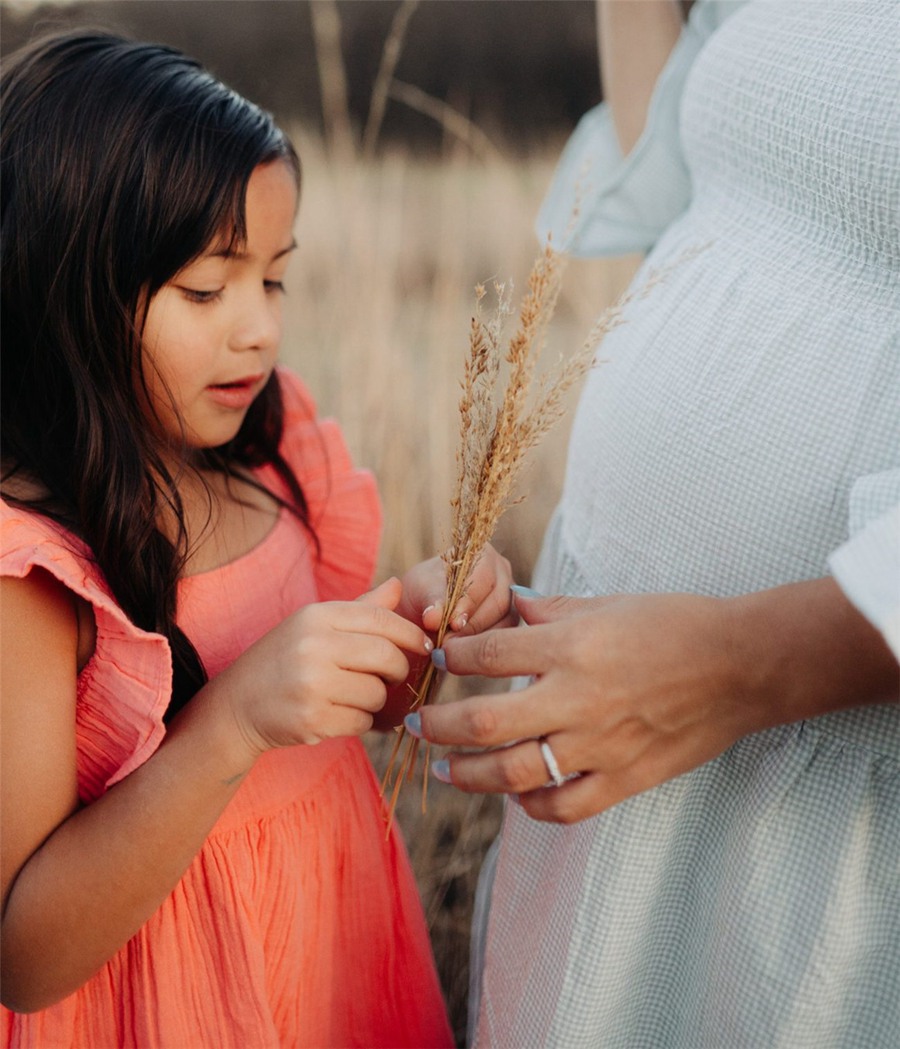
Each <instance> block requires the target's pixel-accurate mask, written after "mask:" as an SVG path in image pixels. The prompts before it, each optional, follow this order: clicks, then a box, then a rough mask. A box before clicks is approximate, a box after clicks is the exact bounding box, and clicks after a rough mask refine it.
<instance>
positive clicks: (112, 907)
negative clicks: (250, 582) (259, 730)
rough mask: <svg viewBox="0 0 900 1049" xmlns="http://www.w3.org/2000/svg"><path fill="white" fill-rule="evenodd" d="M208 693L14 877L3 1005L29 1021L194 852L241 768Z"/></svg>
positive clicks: (245, 758) (103, 954)
mask: <svg viewBox="0 0 900 1049" xmlns="http://www.w3.org/2000/svg"><path fill="white" fill-rule="evenodd" d="M215 691H216V688H215V685H214V684H213V685H208V686H207V687H206V688H205V689H204V690H203V691H202V692H201V693H198V695H197V696H195V697H194V699H193V700H192V702H191V703H190V704H189V706H188V707H187V708H186V709H185V711H183V712H182V714H181V715H180V716H179V718H178V719H177V720H176V721H175V722H174V723H173V725H172V727H171V729H170V731H169V733H168V734H167V737H166V740H165V742H164V743H163V745H162V746H161V747H160V749H159V750H158V751H157V752H156V753H155V754H154V755H153V756H152V757H151V758H150V759H149V760H148V761H147V762H146V763H145V764H144V765H142V766H141V767H140V768H138V769H137V770H136V771H135V772H133V773H132V774H131V775H130V776H128V777H127V778H126V779H125V780H123V781H122V782H121V783H119V784H117V785H115V786H114V787H112V788H111V789H110V790H109V791H107V792H106V793H105V794H104V795H103V796H102V797H100V798H99V799H98V800H97V801H95V802H93V803H92V804H91V805H88V806H86V807H85V808H82V809H79V810H78V811H76V812H75V813H73V814H72V816H70V817H69V819H68V820H66V821H65V822H64V823H63V824H61V825H60V826H59V827H58V828H57V829H56V830H55V831H54V832H53V833H52V834H51V835H50V837H49V838H47V840H46V841H45V842H44V843H43V845H41V846H40V848H39V849H38V850H37V851H36V852H35V853H34V854H33V855H32V856H31V857H30V858H29V860H28V862H27V863H26V864H25V865H24V866H23V868H22V869H21V870H20V871H19V874H18V876H17V878H16V880H15V882H14V884H13V886H12V888H11V890H10V892H9V896H8V898H7V904H6V909H5V912H4V916H3V956H2V962H3V964H2V982H3V1001H4V1004H6V1005H7V1006H8V1007H10V1008H13V1009H16V1010H19V1011H26V1012H30V1011H33V1010H36V1009H41V1008H45V1007H47V1006H48V1005H51V1004H53V1003H54V1002H57V1001H59V1000H61V999H62V998H63V997H65V996H66V995H68V994H70V993H72V992H73V991H75V990H77V988H78V987H80V986H81V985H82V984H83V983H84V982H85V981H86V980H88V979H89V978H90V977H91V976H92V975H93V974H94V973H95V972H96V971H97V970H98V969H99V968H100V967H101V966H102V965H103V964H104V963H105V962H106V961H108V960H109V958H111V957H112V955H113V954H115V952H116V951H117V950H119V949H120V948H121V947H122V946H123V945H124V944H125V943H126V942H127V941H128V940H129V939H130V938H131V937H132V936H133V935H134V934H135V933H136V932H137V931H138V930H139V929H140V928H141V926H142V925H143V924H144V923H145V922H146V921H147V920H148V919H149V918H150V917H151V916H152V914H153V913H154V911H155V910H156V909H157V908H158V907H159V905H160V904H161V903H162V902H163V900H165V898H166V897H167V896H168V895H169V893H170V892H171V891H172V889H173V888H174V887H175V885H176V884H177V882H178V880H179V879H180V878H181V876H182V875H183V873H184V871H185V870H186V869H187V867H188V866H189V865H190V863H191V861H192V860H193V859H194V857H195V856H196V854H197V853H198V852H199V850H200V848H201V846H202V845H203V842H204V841H205V839H206V837H207V835H208V834H209V831H210V830H211V828H212V826H213V825H214V823H215V822H216V820H217V819H218V817H219V815H220V814H221V812H222V811H223V809H224V808H225V806H226V805H227V804H228V802H229V800H230V799H231V797H232V796H233V794H234V792H235V791H236V790H237V787H238V785H239V783H240V781H241V779H242V778H243V776H244V774H245V773H246V772H247V771H248V770H249V768H250V766H251V765H252V763H253V756H252V753H251V751H250V750H249V749H248V748H247V747H246V746H245V744H244V741H243V740H242V739H241V737H240V733H239V732H237V731H236V730H235V726H233V725H231V724H229V723H228V715H227V705H226V704H217V703H215V702H214V696H213V695H212V693H213V692H215ZM204 693H205V694H204ZM223 713H224V714H225V716H224V717H223V716H222V714H223Z"/></svg>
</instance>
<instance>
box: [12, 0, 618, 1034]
mask: <svg viewBox="0 0 900 1049" xmlns="http://www.w3.org/2000/svg"><path fill="white" fill-rule="evenodd" d="M593 17H594V14H593V3H592V0H423V2H421V3H418V4H416V3H413V2H411V0H105V2H104V0H92V2H89V3H64V4H62V3H57V4H45V3H32V2H23V0H16V2H12V0H3V2H2V3H0V47H2V50H3V52H8V51H9V50H11V49H12V48H14V47H16V46H18V44H19V43H21V42H22V41H23V40H25V39H26V38H27V37H28V36H29V34H31V33H32V32H34V31H35V29H36V28H41V27H46V26H48V25H60V24H86V23H87V24H93V25H98V24H99V25H104V26H108V27H111V28H117V29H121V30H124V31H126V32H128V33H130V34H131V35H134V36H137V37H140V38H144V39H155V40H161V41H164V42H167V43H172V44H174V45H175V46H178V47H181V48H182V49H184V50H186V51H188V52H189V53H191V54H193V55H195V56H196V57H197V58H199V59H200V60H201V61H203V62H204V64H206V65H207V66H209V67H210V68H211V69H212V70H213V71H214V72H215V73H216V74H217V75H219V76H220V77H222V79H224V80H225V81H226V82H228V83H230V84H232V85H233V86H234V87H235V88H236V89H238V90H240V91H242V92H243V93H245V94H247V95H248V96H249V97H251V98H253V99H254V100H255V101H258V102H259V103H260V104H262V105H265V106H266V107H267V108H269V109H271V110H272V111H273V112H275V114H276V116H278V118H279V119H280V121H281V122H282V124H283V125H284V126H285V127H286V129H287V130H288V131H289V132H290V133H291V135H292V138H293V139H294V142H295V144H296V145H297V147H298V150H299V153H300V156H301V160H302V163H303V169H304V170H303V180H304V181H303V192H302V203H301V209H300V216H299V220H298V228H297V237H298V242H299V246H300V250H299V251H298V253H297V257H296V258H295V260H294V261H293V262H292V268H291V271H290V272H289V275H288V282H287V283H288V297H287V306H286V313H287V316H286V337H285V342H284V346H283V353H282V357H283V360H284V361H285V363H287V364H289V365H291V366H292V367H294V368H296V369H297V370H298V371H299V372H300V374H301V375H303V377H304V378H305V380H306V381H307V383H308V384H309V385H310V387H311V389H312V391H313V393H314V394H315V396H316V397H317V400H318V402H319V407H320V410H321V412H322V413H323V414H328V415H334V416H336V417H337V418H338V419H339V420H340V422H341V424H342V427H343V429H344V432H345V434H346V437H347V440H348V443H349V445H350V448H351V451H352V452H353V454H354V457H355V459H356V461H357V462H358V463H359V464H361V465H364V466H367V467H369V468H370V469H371V470H373V471H374V473H375V474H376V476H377V478H378V481H379V485H380V488H381V493H382V498H383V502H384V510H385V525H386V527H385V534H384V540H383V544H382V549H381V557H380V564H379V578H384V577H386V576H387V575H389V574H394V573H400V572H402V571H403V570H404V569H405V568H406V567H408V566H409V565H410V564H412V563H414V562H415V561H418V560H420V559H422V558H425V557H430V556H432V555H433V554H434V553H436V552H438V551H439V550H441V549H442V548H443V546H444V541H445V539H446V534H447V523H448V521H449V506H448V500H449V497H450V493H451V487H452V482H453V478H454V476H455V460H454V455H455V448H456V437H457V425H458V416H457V399H458V395H459V381H460V378H461V375H462V363H463V360H464V357H465V354H466V352H467V347H468V343H467V338H468V326H469V320H470V317H471V312H472V309H473V307H474V302H475V296H474V287H475V285H476V284H477V283H479V282H486V283H489V282H491V281H493V280H497V281H500V282H506V283H510V282H511V283H512V285H513V289H514V296H513V298H514V301H515V300H516V299H517V297H518V296H517V295H516V294H515V289H519V290H522V289H524V286H525V280H526V278H527V274H528V271H529V270H530V268H531V264H532V262H533V260H534V258H535V255H536V254H537V252H538V250H539V247H540V245H539V244H538V242H537V240H536V239H535V235H534V232H533V220H534V216H535V214H536V212H537V209H538V205H539V203H540V200H541V198H542V196H543V193H544V192H545V190H546V187H547V184H548V182H549V179H550V176H551V174H552V171H553V167H554V164H555V162H556V159H557V157H558V154H559V150H560V148H561V146H562V143H563V142H564V141H565V138H566V137H567V135H568V134H569V132H570V131H571V129H572V126H573V125H574V122H575V120H576V119H577V117H578V116H579V115H580V113H581V112H582V111H583V110H584V109H587V108H588V106H590V105H592V104H593V103H594V102H596V101H597V97H598V94H599V77H598V73H597V68H596V49H595V43H594V25H593ZM635 261H636V260H632V259H622V260H615V261H573V262H572V263H570V266H569V269H568V272H567V275H566V279H565V283H564V289H563V294H562V297H561V300H560V303H559V306H558V308H557V313H556V318H555V320H554V323H553V324H552V325H551V328H550V333H549V339H548V350H547V352H548V355H552V354H555V353H567V352H570V351H572V350H574V349H575V348H577V347H578V346H579V345H580V343H581V341H582V339H583V338H584V336H585V335H586V334H587V332H588V330H589V328H590V326H591V323H592V322H593V320H594V319H595V318H596V316H597V314H599V313H600V311H601V310H602V309H603V308H604V307H605V306H606V305H608V304H609V303H610V302H611V301H613V300H614V299H615V298H616V296H617V295H618V294H619V293H620V292H621V291H622V290H623V289H624V287H625V285H626V284H627V283H628V280H629V278H630V276H631V274H632V273H633V271H634V266H635ZM601 356H602V352H601ZM574 400H575V396H574V395H573V397H572V398H571V402H572V404H574ZM570 422H571V412H570V413H569V414H568V415H567V417H566V419H565V420H564V421H563V423H561V424H560V425H559V426H558V427H557V429H556V430H555V431H554V432H553V433H552V434H551V435H550V436H549V437H548V438H547V439H546V440H545V441H544V443H543V444H542V445H541V446H540V447H539V448H538V449H537V451H536V452H535V454H534V455H533V456H532V459H531V463H530V466H529V467H528V468H527V469H526V472H525V477H524V481H523V485H522V492H521V494H522V495H523V496H524V500H523V502H522V503H521V504H520V505H518V506H515V507H513V508H512V509H511V510H510V511H509V513H508V514H507V516H506V517H505V518H504V520H503V521H502V522H501V526H500V529H499V532H498V534H497V536H496V540H495V545H496V546H497V547H498V548H499V549H500V550H501V551H502V552H503V553H504V554H505V555H506V556H507V557H508V558H509V559H510V560H511V562H512V564H513V569H514V573H515V577H516V579H517V580H518V581H519V582H522V583H527V582H528V581H529V578H530V573H531V568H532V566H533V564H534V560H535V557H536V555H537V552H538V550H539V547H540V541H541V536H542V533H543V529H544V526H545V524H546V522H547V520H548V518H549V516H550V513H551V512H552V509H553V507H554V505H555V502H556V499H557V497H558V495H559V491H560V487H561V484H562V477H563V469H564V456H565V445H566V439H567V435H568V428H569V425H570ZM499 687H502V685H501V684H499V683H492V682H485V681H464V682H454V681H448V682H447V683H446V684H445V687H444V692H443V696H442V700H448V699H452V698H454V697H455V696H459V695H462V694H466V693H470V692H473V691H476V690H478V689H485V690H487V689H494V688H499ZM368 743H369V750H370V753H371V756H372V760H373V763H374V764H375V766H376V769H377V770H378V772H379V774H380V773H381V772H382V771H383V769H384V766H385V764H386V761H387V756H388V752H389V748H390V744H391V740H390V739H381V738H379V737H374V736H373V738H371V739H370V740H369V741H368ZM500 816H501V806H500V802H499V801H498V800H497V799H496V798H478V797H468V796H465V795H463V794H461V793H460V792H458V791H454V790H453V789H452V788H448V787H445V786H443V785H441V784H439V783H437V782H432V783H431V785H430V787H429V795H428V806H427V811H426V812H425V813H422V812H421V809H420V791H419V790H417V789H415V788H412V787H411V788H409V789H407V790H406V791H405V792H404V794H403V795H402V797H401V803H400V806H399V808H398V817H397V818H398V821H399V823H400V825H401V828H402V829H403V831H404V834H405V837H406V840H407V845H408V848H409V851H410V855H411V858H412V862H413V866H414V869H415V872H416V876H417V879H418V884H419V888H420V891H421V894H422V901H423V905H424V908H425V913H426V918H427V920H428V924H429V928H430V930H431V935H432V940H433V944H434V950H435V957H436V960H437V964H438V969H439V972H440V975H441V980H442V982H443V986H444V990H445V994H446V998H447V1004H448V1008H449V1010H450V1015H451V1021H452V1023H453V1026H454V1030H455V1033H456V1037H457V1040H458V1042H459V1044H462V1043H463V1039H464V1036H465V1025H466V996H467V987H468V950H469V924H470V919H471V912H472V903H473V899H474V893H475V884H476V880H477V874H478V870H479V867H480V864H481V860H482V858H483V856H484V853H485V851H486V849H487V847H488V845H489V844H490V842H491V840H492V839H493V837H494V836H495V834H496V832H497V829H498V826H499V821H500Z"/></svg>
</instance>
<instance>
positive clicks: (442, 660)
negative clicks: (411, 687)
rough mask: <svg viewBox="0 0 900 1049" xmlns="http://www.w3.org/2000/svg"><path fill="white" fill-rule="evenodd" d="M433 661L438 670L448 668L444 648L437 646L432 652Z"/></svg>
mask: <svg viewBox="0 0 900 1049" xmlns="http://www.w3.org/2000/svg"><path fill="white" fill-rule="evenodd" d="M431 662H432V663H434V665H435V666H436V667H437V668H438V670H446V669H447V657H446V655H445V654H444V650H443V649H442V648H436V649H435V650H434V651H433V652H432V653H431Z"/></svg>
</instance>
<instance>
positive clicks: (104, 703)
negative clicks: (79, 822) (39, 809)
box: [0, 503, 172, 802]
mask: <svg viewBox="0 0 900 1049" xmlns="http://www.w3.org/2000/svg"><path fill="white" fill-rule="evenodd" d="M0 511H2V516H0V574H3V575H7V576H14V577H17V578H24V577H25V576H27V575H28V573H29V572H30V571H31V570H32V569H33V568H36V567H38V568H43V569H44V570H45V571H47V572H49V573H50V574H51V575H53V576H54V577H55V578H56V579H58V580H59V581H60V582H61V583H62V584H63V586H65V587H66V588H67V589H68V590H71V591H72V592H73V593H75V594H77V595H78V596H79V597H81V598H83V599H84V600H85V601H87V602H88V603H89V604H90V606H91V608H92V609H93V613H94V619H95V621H96V624H97V643H96V647H95V650H94V654H93V656H92V657H91V659H90V660H89V662H88V664H87V666H85V668H84V670H82V672H81V674H80V675H79V677H78V702H77V706H76V742H77V750H78V786H79V794H80V796H81V799H82V800H83V801H85V802H89V801H93V800H94V799H95V798H97V797H98V796H99V795H100V794H102V793H103V791H104V790H105V789H106V788H107V787H109V786H112V784H113V783H117V782H118V781H119V780H121V779H124V777H125V776H127V775H128V774H129V773H130V772H133V771H134V769H136V768H137V767H138V766H139V765H141V764H143V762H144V761H146V760H147V758H148V757H149V756H150V755H151V754H152V753H153V752H154V751H155V750H156V748H157V747H158V746H159V744H160V742H161V741H162V738H163V736H164V735H165V729H164V726H163V720H162V719H163V713H164V712H165V709H166V707H167V705H168V702H169V697H170V695H171V691H172V660H171V654H170V651H169V645H168V642H167V641H166V639H165V638H164V637H162V636H161V635H160V634H152V633H148V632H146V631H143V630H139V629H138V628H137V627H136V626H134V624H133V623H132V622H131V621H130V620H129V619H128V617H127V616H126V615H125V613H124V612H123V611H122V610H121V609H120V608H119V606H118V605H117V604H116V602H115V601H114V600H113V598H112V597H111V595H110V592H109V589H108V588H107V586H106V584H105V582H104V580H103V578H102V576H101V573H100V571H99V569H98V568H97V567H96V565H95V563H94V561H93V558H92V557H91V555H90V552H89V551H88V550H87V548H86V547H85V546H84V544H82V543H80V542H79V541H78V540H76V539H75V538H74V537H72V536H71V535H69V534H68V533H67V532H66V531H65V530H64V529H62V528H60V527H58V526H56V525H54V524H53V523H52V522H50V521H48V520H47V519H45V518H42V517H40V516H39V515H37V514H32V513H27V512H25V511H20V510H17V509H15V508H13V507H10V506H8V505H7V504H6V503H2V504H0Z"/></svg>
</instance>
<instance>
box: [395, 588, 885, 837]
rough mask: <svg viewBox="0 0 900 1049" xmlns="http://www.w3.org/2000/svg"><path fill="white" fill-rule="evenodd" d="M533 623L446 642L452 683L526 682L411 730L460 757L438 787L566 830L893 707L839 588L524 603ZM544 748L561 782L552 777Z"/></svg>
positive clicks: (871, 637)
mask: <svg viewBox="0 0 900 1049" xmlns="http://www.w3.org/2000/svg"><path fill="white" fill-rule="evenodd" d="M517 604H518V606H519V610H520V611H521V613H522V616H523V619H524V620H525V622H526V623H527V624H529V625H527V626H525V627H522V628H520V629H518V630H506V631H502V632H495V631H491V632H489V633H486V634H482V635H480V636H478V637H475V638H458V639H451V640H450V641H449V643H448V645H447V648H446V653H445V656H446V663H447V667H448V669H449V670H451V671H452V672H453V673H456V674H480V675H484V676H488V677H514V676H531V677H533V678H534V680H533V682H532V684H531V685H530V686H529V687H527V688H525V689H523V690H521V691H516V692H506V693H502V694H499V695H487V696H484V695H483V696H475V697H472V698H470V699H464V700H460V701H459V702H456V703H448V704H443V705H437V706H428V707H424V708H422V710H421V711H420V712H418V713H417V714H415V715H411V717H410V719H408V721H407V726H408V727H409V728H410V730H411V731H413V732H414V733H415V734H416V735H419V734H421V735H422V736H423V737H424V738H426V739H428V740H429V741H431V742H432V743H437V744H442V745H446V746H450V747H466V748H471V747H476V748H489V749H483V750H482V751H481V752H480V753H453V754H451V755H450V756H449V760H448V761H447V762H446V764H443V765H441V766H439V767H438V770H436V771H438V773H439V775H440V776H441V778H446V779H449V780H450V782H452V783H453V784H454V785H455V786H457V787H459V788H460V789H462V790H466V791H479V792H499V793H513V794H518V795H519V800H520V802H521V804H522V805H523V807H524V808H525V810H526V811H527V812H528V813H529V815H531V816H532V817H534V818H535V819H542V820H553V821H557V822H562V823H569V822H574V821H576V820H581V819H584V818H586V817H588V816H593V815H595V814H597V813H599V812H602V811H603V810H605V809H608V808H609V807H610V806H612V805H615V804H617V803H618V802H620V801H622V800H624V799H625V798H628V797H630V796H631V795H634V794H638V793H640V792H642V791H645V790H647V789H649V788H651V787H654V786H656V785H657V784H659V783H662V782H664V781H665V780H668V779H671V778H673V777H675V776H678V775H680V774H682V773H684V772H687V771H689V770H690V769H693V768H696V767H697V766H699V765H701V764H703V763H705V762H707V761H709V760H711V759H712V758H715V757H717V756H718V755H719V754H721V753H722V752H723V751H724V750H726V749H727V748H728V747H729V746H730V745H731V744H732V743H734V742H735V741H736V740H738V739H739V738H741V737H742V736H744V735H747V734H749V733H751V732H756V731H759V730H761V729H765V728H770V727H772V726H774V725H779V724H786V723H789V722H793V721H799V720H802V719H803V718H807V717H812V716H815V715H818V714H824V713H827V712H829V711H831V710H837V709H841V708H844V707H850V706H856V705H864V704H867V703H879V702H881V703H883V702H889V701H892V700H895V699H896V695H897V662H896V660H895V659H894V658H893V656H892V654H891V652H890V650H889V649H888V647H887V645H886V644H885V642H884V639H883V638H882V637H881V635H880V634H878V632H877V631H876V630H875V629H874V628H873V627H872V626H871V625H870V624H869V623H868V621H866V620H865V619H864V618H863V617H862V616H861V615H860V614H859V613H858V612H857V611H856V609H854V608H853V607H852V606H851V605H850V603H849V602H848V601H847V599H846V598H845V597H844V595H843V593H842V592H841V591H840V590H839V588H838V587H837V585H836V584H835V583H834V581H833V580H831V579H821V580H815V581H811V582H805V583H793V584H789V585H787V586H782V587H777V588H775V589H772V590H768V591H760V592H759V593H756V594H750V595H747V596H745V597H741V598H732V599H728V600H724V599H717V598H710V597H700V596H695V595H690V594H661V595H652V594H648V595H640V596H623V597H612V598H592V599H585V600H580V599H575V598H566V597H557V598H544V599H535V598H525V599H519V598H518V597H517ZM543 740H546V741H547V742H548V743H549V745H550V747H551V750H552V754H553V756H554V757H555V759H556V763H557V765H558V771H559V773H560V774H561V775H562V776H566V775H571V774H574V777H573V778H572V779H570V780H568V781H567V782H565V783H563V784H562V785H561V786H559V787H556V786H548V782H549V781H550V779H551V773H550V770H549V769H548V766H547V764H546V763H545V760H544V755H543V754H542V750H541V746H540V744H541V741H543Z"/></svg>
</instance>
